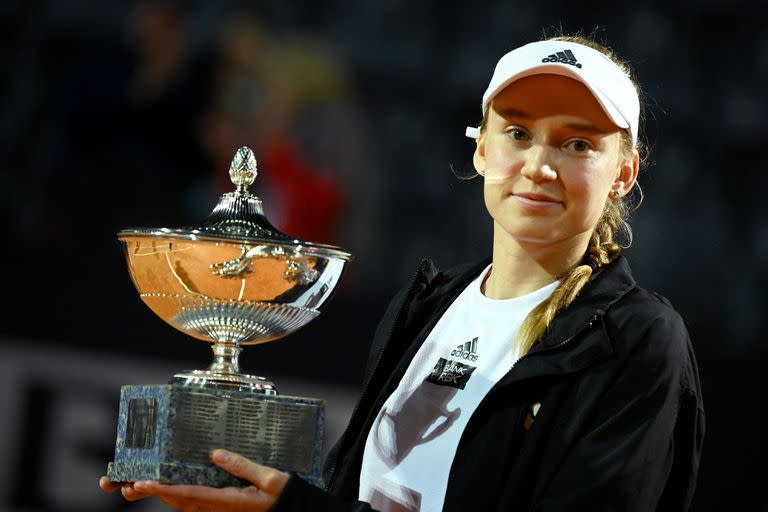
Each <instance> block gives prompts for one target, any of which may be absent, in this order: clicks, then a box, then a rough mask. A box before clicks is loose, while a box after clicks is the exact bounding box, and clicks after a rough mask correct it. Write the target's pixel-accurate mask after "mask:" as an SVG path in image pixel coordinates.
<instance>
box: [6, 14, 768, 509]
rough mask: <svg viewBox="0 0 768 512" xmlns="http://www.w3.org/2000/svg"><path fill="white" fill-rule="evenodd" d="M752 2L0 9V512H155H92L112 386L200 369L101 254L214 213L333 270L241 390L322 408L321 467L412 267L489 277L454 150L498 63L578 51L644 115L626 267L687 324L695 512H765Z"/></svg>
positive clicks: (258, 354) (196, 347)
mask: <svg viewBox="0 0 768 512" xmlns="http://www.w3.org/2000/svg"><path fill="white" fill-rule="evenodd" d="M764 7H765V6H764V4H763V3H762V2H757V1H754V2H752V1H745V0H735V1H731V2H722V1H715V0H707V1H698V2H697V1H692V0H689V1H682V2H678V3H672V2H649V3H648V2H646V3H644V4H643V5H639V4H638V5H632V4H629V3H627V2H601V1H592V2H585V3H574V2H566V1H564V0H553V1H550V2H534V3H531V2H495V3H483V2H453V1H446V0H441V1H434V0H430V1H422V2H412V1H411V2H406V1H398V0H389V1H384V0H382V1H373V0H371V1H366V2H342V1H340V0H330V1H326V2H317V1H306V0H301V1H299V0H293V1H283V2H259V3H257V2H245V1H240V2H236V1H227V0H220V1H217V2H203V1H202V0H198V1H192V0H190V1H182V0H178V1H173V0H168V1H160V0H158V1H120V2H97V1H95V0H71V1H66V2H65V1H62V0H50V1H45V0H16V1H13V0H5V1H3V2H2V3H0V34H2V40H1V41H2V42H0V63H2V64H3V65H2V66H0V213H2V218H3V219H4V220H5V222H4V224H3V230H4V233H3V234H4V236H3V240H4V242H3V244H2V245H3V246H4V247H5V249H4V250H3V251H2V252H1V253H0V254H2V260H0V262H1V263H2V269H3V272H2V281H3V289H4V290H5V294H4V295H5V300H4V301H3V306H2V316H1V317H0V318H2V320H3V322H2V327H0V407H2V415H0V510H13V511H15V510H50V511H69V510H77V511H98V510H112V509H115V508H121V507H125V508H129V507H130V508H132V509H134V510H160V507H158V506H157V505H156V504H153V503H138V504H124V503H123V502H122V501H121V500H120V499H119V498H118V497H116V496H107V495H103V494H101V493H100V492H99V491H98V489H97V487H96V483H97V479H98V476H99V475H100V474H102V473H103V472H104V471H105V469H106V463H107V461H108V460H110V458H111V455H112V452H113V449H114V437H115V427H116V420H117V403H118V396H119V387H120V385H121V384H127V383H161V382H164V381H166V380H167V379H168V378H169V377H170V375H171V374H172V373H173V372H174V371H176V370H179V369H181V368H185V367H187V368H189V367H192V368H194V367H204V366H206V365H207V364H208V363H209V360H210V350H209V348H208V346H207V345H206V344H204V343H198V342H196V341H194V340H192V339H191V338H188V337H186V336H184V335H183V334H181V333H178V332H176V331H174V330H173V329H172V328H170V327H168V326H167V325H166V324H164V323H163V322H162V321H161V320H159V319H158V318H157V317H155V315H154V314H152V313H151V312H150V311H149V309H147V308H146V307H145V306H144V305H143V304H142V303H141V301H140V300H139V297H138V295H137V293H136V291H135V289H134V288H133V285H132V283H131V281H130V279H129V277H128V273H127V270H126V267H125V263H124V261H123V255H122V253H121V248H120V246H119V244H118V242H117V239H116V237H115V233H116V232H117V231H118V230H120V229H122V228H125V227H129V226H147V227H160V226H165V227H180V226H187V225H190V224H195V223H197V222H199V221H201V220H203V218H205V216H206V215H207V214H208V213H209V211H210V210H211V208H212V207H213V205H214V204H215V201H216V198H217V197H218V195H219V194H221V193H222V192H225V191H228V190H230V189H231V184H230V183H229V178H228V175H227V170H228V168H229V162H230V159H231V158H232V155H233V154H234V151H235V149H236V148H238V147H240V146H242V145H248V146H251V147H252V148H253V149H254V151H255V152H256V154H257V158H258V160H259V167H260V175H259V178H258V179H257V182H256V184H255V185H254V187H253V188H252V190H253V191H254V192H255V193H256V194H258V195H259V196H260V197H262V199H263V200H264V203H265V208H266V212H267V215H268V217H269V218H270V219H271V220H272V222H273V223H274V224H275V225H276V226H278V227H279V228H281V229H282V230H283V231H285V232H287V233H290V234H293V235H296V236H299V237H303V238H306V239H310V240H314V241H319V242H326V243H332V244H337V245H341V246H343V247H345V248H347V249H349V250H350V251H351V252H353V253H354V254H355V258H356V259H355V260H354V262H353V263H352V265H351V266H350V271H349V273H348V274H347V275H346V276H345V278H344V280H343V282H342V283H341V285H340V287H339V289H338V292H337V294H336V296H335V298H334V299H333V301H332V302H331V303H330V305H329V307H328V308H327V309H326V310H325V312H324V314H323V315H321V317H320V318H319V319H317V320H315V321H314V322H313V323H311V324H310V325H309V326H307V327H306V328H304V329H303V330H301V331H299V332H298V333H296V334H294V335H292V336H291V337H290V338H287V339H285V340H282V341H280V342H278V343H272V344H268V345H264V346H259V347H253V348H249V349H247V350H246V351H245V353H244V356H243V361H242V363H243V366H244V367H245V368H246V369H247V370H249V371H250V372H251V373H257V374H261V375H268V376H270V377H272V378H274V379H275V380H276V381H277V383H278V385H279V386H280V387H281V390H282V391H283V392H286V393H288V394H302V395H305V396H322V397H325V398H327V399H328V400H329V413H330V416H331V419H330V429H329V430H330V431H329V433H328V439H327V442H328V443H329V444H330V443H332V442H333V441H335V438H336V437H337V436H338V435H339V434H340V431H341V429H342V428H343V426H344V424H345V422H346V419H347V417H348V415H349V413H350V410H351V407H352V404H353V403H354V401H355V399H356V395H357V392H358V389H359V386H360V385H361V379H362V368H363V361H364V358H365V355H366V353H367V348H368V343H369V340H370V338H371V335H372V333H373V330H374V328H375V325H376V322H377V319H378V317H379V316H380V315H381V313H382V312H383V308H384V307H385V305H386V303H387V302H388V300H389V298H390V297H391V295H392V294H393V293H394V292H395V291H396V289H397V288H399V287H400V286H402V285H403V284H404V282H405V281H406V280H407V278H408V277H409V276H410V274H411V273H412V272H413V271H414V269H415V268H416V266H417V264H418V262H419V260H420V259H421V258H422V257H430V258H432V259H433V260H434V261H435V263H436V264H437V265H438V266H439V267H443V268H444V267H447V266H450V265H453V264H455V263H458V262H461V261H465V260H467V259H473V258H479V257H483V256H485V255H487V254H489V253H490V248H491V222H490V219H489V217H488V215H487V213H486V212H485V209H484V206H483V201H482V184H481V183H480V182H479V181H478V180H472V181H462V180H460V179H457V177H456V176H455V173H456V172H458V173H462V172H465V171H469V170H470V169H471V155H472V151H473V141H470V140H469V139H466V138H465V137H464V135H463V134H464V127H465V126H467V125H468V124H476V123H477V122H478V121H479V118H480V102H481V96H482V93H483V91H484V89H485V87H486V85H487V82H488V80H489V79H490V75H491V72H492V70H493V66H494V65H495V63H496V61H497V60H498V58H499V57H500V56H501V55H503V54H504V53H505V52H506V51H508V50H510V49H512V48H514V47H516V46H519V45H521V44H523V43H526V42H529V41H531V40H535V39H539V38H540V37H541V35H542V31H543V30H547V31H548V32H550V33H553V32H555V31H557V30H559V29H560V28H562V30H563V31H564V32H566V33H573V32H576V31H579V30H580V31H583V32H587V33H589V32H592V31H593V30H594V29H595V28H597V29H598V31H597V36H598V39H603V40H605V41H607V42H608V43H609V44H610V45H611V46H613V47H614V48H615V49H616V50H617V51H618V53H619V54H620V55H621V56H623V57H624V58H626V59H627V60H629V61H630V64H631V65H632V66H633V67H634V69H635V71H636V74H637V75H638V77H639V79H640V82H641V85H642V86H643V89H644V91H645V94H646V96H647V103H646V105H647V108H648V112H647V118H646V123H645V136H646V139H647V140H648V142H649V145H650V146H651V148H652V154H651V159H650V160H649V162H648V165H646V166H645V168H644V169H643V171H642V173H641V183H642V185H643V188H644V190H645V193H646V198H645V201H644V203H643V204H642V206H641V208H640V210H639V211H638V212H637V214H636V215H635V217H634V221H633V226H634V232H635V244H634V245H633V246H632V247H631V248H630V249H629V250H627V251H626V254H627V255H628V257H629V258H630V261H631V263H632V265H633V268H634V270H635V273H636V277H637V279H638V281H639V282H640V283H641V284H642V285H644V286H645V287H647V288H651V289H654V290H657V291H658V292H660V293H662V294H664V295H666V296H667V297H669V298H670V299H671V300H672V302H673V303H674V304H675V305H676V307H677V308H678V309H679V311H680V312H681V313H682V314H683V316H684V317H685V318H686V319H687V321H688V323H689V325H690V329H691V334H692V338H693V341H694V344H695V350H696V355H697V357H698V360H699V364H700V371H701V378H702V384H703V389H704V399H705V407H706V412H707V433H706V441H705V449H704V454H703V459H702V464H701V471H700V475H699V488H698V492H697V497H696V500H695V510H720V509H722V508H724V507H730V509H732V510H768V499H766V498H765V497H764V489H763V488H762V485H761V484H762V480H763V476H764V475H765V471H764V469H763V466H762V462H763V461H764V460H765V459H766V456H767V455H768V450H767V449H766V440H765V432H766V426H768V425H767V424H766V421H765V419H763V418H765V415H764V414H763V411H762V409H763V408H764V403H765V398H764V396H763V394H762V393H760V390H761V389H765V387H766V386H765V384H764V382H763V380H762V376H764V375H763V374H762V372H761V370H763V369H764V368H765V363H766V361H768V357H766V355H767V354H766V348H765V344H764V342H763V338H764V336H763V335H761V334H760V332H759V328H760V325H761V324H763V322H762V321H761V320H760V318H762V315H763V311H764V309H765V306H766V295H765V293H764V290H765V287H766V261H767V260H768V228H767V227H766V223H765V220H766V209H768V202H766V201H765V200H764V198H763V190H765V186H766V184H768V183H767V182H768V180H767V179H766V170H768V169H766V164H765V154H766V148H768V146H767V145H766V143H768V137H766V135H765V121H764V120H765V118H766V115H768V100H766V96H765V91H766V86H768V79H767V77H768V25H767V24H766V23H765V17H764V15H763V8H764Z"/></svg>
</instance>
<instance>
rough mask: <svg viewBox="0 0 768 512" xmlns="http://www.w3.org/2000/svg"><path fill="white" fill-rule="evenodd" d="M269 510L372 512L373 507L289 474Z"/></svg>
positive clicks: (271, 511)
mask: <svg viewBox="0 0 768 512" xmlns="http://www.w3.org/2000/svg"><path fill="white" fill-rule="evenodd" d="M269 510H270V512H299V511H300V512H306V511H307V510H316V511H320V510H322V511H325V512H372V511H373V509H372V508H371V506H370V505H369V504H368V503H365V502H363V501H345V500H343V499H341V498H337V497H335V496H331V495H329V494H328V493H326V492H325V491H323V490H322V489H320V488H319V487H315V486H314V485H312V484H310V483H307V482H306V481H304V480H302V479H301V478H299V477H297V476H291V478H290V479H288V483H286V484H285V488H284V489H283V493H282V494H281V495H280V497H279V498H278V499H277V501H276V502H275V504H274V505H272V507H271V508H270V509H269Z"/></svg>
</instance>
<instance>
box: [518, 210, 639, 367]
mask: <svg viewBox="0 0 768 512" xmlns="http://www.w3.org/2000/svg"><path fill="white" fill-rule="evenodd" d="M628 215H629V209H628V207H627V206H626V204H625V203H624V201H623V200H622V199H618V200H615V201H614V200H611V199H608V200H607V201H606V204H605V208H604V209H603V213H602V215H601V216H600V219H599V220H598V221H597V225H596V226H595V229H594V230H593V231H592V236H591V237H590V239H589V245H588V246H587V251H586V255H585V260H587V261H589V260H591V262H592V264H593V265H595V266H596V268H599V267H600V266H602V265H605V264H607V263H609V262H610V261H611V260H613V259H614V258H615V257H616V256H618V254H619V253H620V252H621V249H622V246H621V245H619V244H618V243H617V242H616V241H615V237H616V236H617V234H618V233H619V232H620V231H622V230H623V231H625V233H626V236H627V238H628V240H629V241H630V242H631V240H632V229H631V227H630V226H629V223H628V222H627V217H628ZM592 277H593V271H592V267H591V266H590V265H589V264H588V263H586V262H585V263H581V264H579V265H576V266H575V267H573V268H572V269H571V270H569V271H568V273H566V274H565V275H564V276H563V277H561V278H560V284H559V285H558V287H557V288H556V289H555V291H554V292H552V295H550V296H549V298H548V299H547V300H545V301H544V302H542V303H541V304H539V305H538V306H536V307H535V308H534V309H533V310H532V311H531V312H530V313H529V314H528V316H527V317H526V318H525V320H524V321H523V325H522V326H520V330H519V331H518V333H517V337H516V339H515V343H516V344H517V345H518V346H519V347H520V352H519V354H520V355H521V356H522V355H524V354H527V353H528V351H529V350H530V349H531V347H533V345H534V343H536V342H537V341H538V340H539V339H541V337H542V336H544V334H546V332H547V331H548V330H549V327H550V325H551V324H552V321H553V320H554V319H555V317H556V316H557V315H558V313H560V312H561V311H562V310H564V309H565V308H567V307H568V306H569V305H570V304H571V302H573V300H574V299H575V298H576V297H577V296H578V295H579V292H581V290H582V289H583V288H584V286H585V285H586V284H587V283H588V282H589V281H590V279H591V278H592Z"/></svg>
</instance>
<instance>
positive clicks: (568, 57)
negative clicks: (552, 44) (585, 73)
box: [541, 50, 581, 68]
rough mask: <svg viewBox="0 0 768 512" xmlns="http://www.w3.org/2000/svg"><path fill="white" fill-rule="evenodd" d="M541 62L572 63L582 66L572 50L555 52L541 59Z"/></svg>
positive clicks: (578, 66)
mask: <svg viewBox="0 0 768 512" xmlns="http://www.w3.org/2000/svg"><path fill="white" fill-rule="evenodd" d="M541 62H559V63H560V64H570V65H571V66H576V67H577V68H581V64H579V63H578V62H576V56H575V55H573V52H572V51H571V50H565V51H562V52H557V53H553V54H552V55H550V56H549V57H544V58H543V59H541Z"/></svg>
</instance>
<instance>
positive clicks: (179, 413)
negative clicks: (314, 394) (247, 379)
mask: <svg viewBox="0 0 768 512" xmlns="http://www.w3.org/2000/svg"><path fill="white" fill-rule="evenodd" d="M324 405H325V403H324V401H322V400H315V399H311V398H300V397H290V396H278V395H271V396H270V395H264V394H261V393H254V392H248V391H233V390H229V389H218V388H194V387H185V386H182V385H174V384H168V385H153V386H123V387H122V388H121V390H120V415H119V419H118V427H117V442H116V445H115V460H114V462H110V463H109V467H108V469H107V476H108V477H109V479H110V480H111V481H113V482H135V481H137V480H156V481H159V482H161V483H171V484H182V483H183V484H197V485H207V486H211V487H228V486H235V487H244V486H246V485H249V484H248V483H247V482H245V481H244V480H241V479H239V478H237V477H235V476H232V475H230V474H229V473H227V472H226V471H224V470H222V469H220V468H219V467H218V466H216V465H215V464H213V463H211V462H209V460H210V459H209V453H210V452H211V451H212V450H214V449H216V448H226V449H227V450H231V451H234V452H237V453H239V454H241V455H243V456H245V457H248V458H249V459H251V460H253V461H254V462H258V463H259V464H264V465H267V466H271V467H274V468H277V469H280V470H282V471H287V472H290V473H294V474H296V475H297V476H299V477H301V478H303V479H304V480H307V481H308V482H310V483H312V484H315V485H318V486H319V485H321V484H322V481H321V458H322V441H323V426H324Z"/></svg>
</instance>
